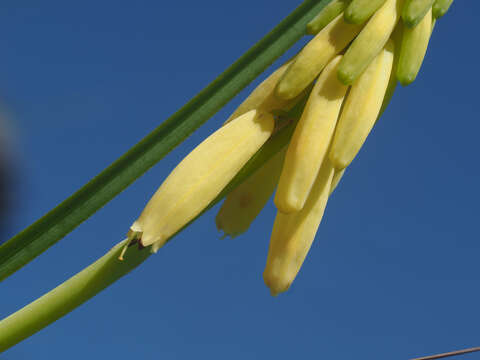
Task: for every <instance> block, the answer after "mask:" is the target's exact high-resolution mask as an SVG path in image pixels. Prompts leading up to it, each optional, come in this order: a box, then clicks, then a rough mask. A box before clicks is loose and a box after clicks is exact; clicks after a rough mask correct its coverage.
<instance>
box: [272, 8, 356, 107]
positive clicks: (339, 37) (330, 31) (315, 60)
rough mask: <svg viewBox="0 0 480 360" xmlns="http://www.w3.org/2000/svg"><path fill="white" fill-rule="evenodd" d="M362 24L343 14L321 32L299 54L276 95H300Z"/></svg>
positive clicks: (293, 96) (292, 96) (283, 97)
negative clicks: (347, 20) (345, 18)
mask: <svg viewBox="0 0 480 360" xmlns="http://www.w3.org/2000/svg"><path fill="white" fill-rule="evenodd" d="M361 28H362V27H361V26H360V25H351V24H347V23H346V22H345V21H344V20H343V14H340V15H338V16H337V17H336V18H335V20H333V21H332V22H331V23H330V24H328V25H327V26H326V27H325V28H324V29H323V30H322V31H320V32H319V33H318V34H317V35H316V36H315V37H314V38H313V39H312V40H311V41H310V42H309V43H308V44H307V45H306V46H305V47H304V48H303V49H302V51H301V52H300V53H299V54H298V55H297V57H296V59H295V61H294V62H293V63H292V64H291V65H290V66H289V67H288V69H287V71H286V72H285V74H284V75H283V77H282V79H281V80H280V82H279V83H278V85H277V88H276V92H275V94H276V95H277V96H278V97H279V98H281V99H292V98H295V97H296V96H298V95H299V94H300V93H301V92H302V91H303V90H304V89H305V88H306V87H307V86H308V85H309V84H310V83H312V82H313V80H315V78H316V77H317V76H318V74H320V72H321V71H322V70H323V68H324V67H325V66H326V65H327V64H328V62H329V61H330V60H332V59H333V58H334V57H335V55H337V54H339V53H340V52H341V51H342V50H343V49H344V48H345V47H346V46H347V45H348V44H349V43H350V42H351V41H352V40H353V39H354V38H355V36H356V35H357V34H358V33H359V32H360V29H361Z"/></svg>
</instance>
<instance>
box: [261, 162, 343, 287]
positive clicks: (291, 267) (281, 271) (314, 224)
mask: <svg viewBox="0 0 480 360" xmlns="http://www.w3.org/2000/svg"><path fill="white" fill-rule="evenodd" d="M325 160H326V161H325V162H324V163H323V164H322V168H321V170H320V172H319V174H318V177H317V178H316V180H315V184H314V186H313V188H312V192H311V194H310V196H309V197H308V201H307V202H306V204H305V207H304V208H303V209H302V210H301V211H299V212H296V213H292V214H283V213H281V212H278V213H277V217H276V218H275V223H274V225H273V231H272V236H271V238H270V247H269V250H268V257H267V264H266V266H265V271H264V272H263V279H264V281H265V284H266V285H267V286H268V287H269V288H270V292H271V293H272V295H277V294H279V293H281V292H284V291H286V290H288V288H289V287H290V285H291V283H292V282H293V280H294V279H295V277H296V276H297V273H298V271H299V270H300V268H301V266H302V264H303V261H304V260H305V257H306V256H307V254H308V251H309V250H310V247H311V245H312V243H313V240H314V239H315V234H316V233H317V230H318V226H319V225H320V222H321V220H322V217H323V213H324V211H325V207H326V205H327V200H328V196H329V193H330V187H331V183H332V177H333V174H334V172H335V170H334V169H333V166H332V165H331V164H330V162H329V161H328V159H325Z"/></svg>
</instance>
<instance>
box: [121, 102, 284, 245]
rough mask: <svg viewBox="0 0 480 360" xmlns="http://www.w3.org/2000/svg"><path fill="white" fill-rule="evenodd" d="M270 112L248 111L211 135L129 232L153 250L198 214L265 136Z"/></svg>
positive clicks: (271, 125)
mask: <svg viewBox="0 0 480 360" xmlns="http://www.w3.org/2000/svg"><path fill="white" fill-rule="evenodd" d="M274 126H275V121H274V120H273V117H272V115H270V114H266V113H259V112H257V111H255V110H252V111H250V112H248V113H246V114H244V115H242V116H240V117H238V118H237V119H235V120H233V121H231V122H230V123H228V124H226V125H224V126H223V127H221V128H220V129H219V130H217V131H216V132H214V133H213V134H212V135H210V136H209V137H208V138H207V139H205V140H204V141H203V142H202V143H201V144H200V145H198V146H197V147H196V148H195V149H194V150H193V151H192V152H191V153H190V154H188V155H187V157H185V158H184V159H183V160H182V161H181V162H180V164H178V165H177V167H176V168H175V169H174V170H173V171H172V173H171V174H170V175H169V176H168V177H167V179H166V180H165V181H164V182H163V184H162V185H161V186H160V188H159V189H158V190H157V192H156V193H155V195H154V196H153V197H152V199H150V201H149V202H148V204H147V206H146V207H145V209H144V210H143V212H142V214H141V215H140V217H139V218H138V219H137V220H136V221H135V222H134V223H133V225H132V226H131V228H130V229H131V231H132V232H134V233H140V234H141V236H140V242H141V244H142V245H143V246H149V245H152V244H153V246H152V251H153V252H156V251H157V250H158V249H159V248H160V247H162V246H163V245H164V244H165V242H166V241H167V240H168V239H169V238H170V237H171V236H172V235H173V234H175V233H176V232H177V231H179V230H180V229H181V228H182V227H183V226H184V225H185V224H187V223H188V222H189V221H190V220H192V219H193V218H194V217H195V216H196V215H198V214H199V213H200V212H201V211H202V210H203V209H205V208H206V207H207V206H208V204H209V203H210V202H211V201H212V200H213V199H215V197H216V196H217V195H218V194H219V193H220V192H221V191H222V189H223V188H224V187H225V186H226V185H227V184H228V183H229V182H230V181H231V180H232V178H233V177H234V176H235V175H236V174H237V173H238V171H239V170H240V169H241V168H242V167H243V166H244V165H245V164H246V163H247V161H248V160H249V159H250V158H251V157H252V156H253V155H254V154H255V153H256V152H257V151H258V150H259V149H260V147H261V146H262V145H263V144H264V143H265V142H266V141H267V140H268V138H269V137H270V135H271V134H272V132H273V130H274Z"/></svg>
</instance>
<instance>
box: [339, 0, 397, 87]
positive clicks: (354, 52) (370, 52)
mask: <svg viewBox="0 0 480 360" xmlns="http://www.w3.org/2000/svg"><path fill="white" fill-rule="evenodd" d="M403 1H404V0H387V2H385V4H383V6H382V7H381V8H380V9H379V10H378V11H377V12H376V13H375V14H374V15H373V16H372V18H371V19H370V20H369V21H368V23H367V25H365V27H364V28H363V30H362V32H361V33H360V34H359V35H358V36H357V38H356V39H355V40H354V41H353V43H352V45H350V47H349V48H348V50H347V52H346V53H345V56H344V57H343V59H342V62H341V63H340V67H339V69H338V78H339V79H340V81H341V82H343V83H344V84H347V85H351V84H352V83H353V82H354V81H355V80H356V79H357V78H358V77H359V76H360V75H361V74H362V73H363V71H364V70H365V69H366V68H367V66H368V65H370V63H371V62H372V61H373V59H374V58H375V56H377V55H378V53H380V51H382V49H383V47H384V46H385V44H386V43H387V41H388V39H389V37H390V35H391V34H392V31H393V29H394V28H395V25H396V24H397V22H398V20H399V19H400V14H401V10H402V5H403Z"/></svg>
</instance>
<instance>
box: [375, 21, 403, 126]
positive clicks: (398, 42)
mask: <svg viewBox="0 0 480 360" xmlns="http://www.w3.org/2000/svg"><path fill="white" fill-rule="evenodd" d="M402 33H403V24H402V22H401V21H399V22H398V24H397V26H396V27H395V30H393V33H392V37H391V38H390V40H391V41H393V45H394V51H393V65H392V71H391V72H390V80H388V86H387V91H385V97H384V98H383V103H382V108H381V109H380V113H379V114H378V118H377V121H378V119H379V118H380V117H381V116H382V114H383V113H384V112H385V110H386V109H387V107H388V105H389V104H390V101H391V100H392V97H393V94H394V93H395V89H396V88H397V84H398V80H397V68H398V59H399V58H400V47H401V46H402Z"/></svg>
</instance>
